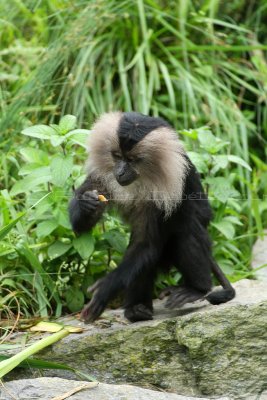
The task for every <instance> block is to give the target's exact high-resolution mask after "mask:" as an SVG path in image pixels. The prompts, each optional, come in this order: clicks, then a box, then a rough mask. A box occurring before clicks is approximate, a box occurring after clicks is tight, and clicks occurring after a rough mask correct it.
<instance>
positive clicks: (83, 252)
mask: <svg viewBox="0 0 267 400" xmlns="http://www.w3.org/2000/svg"><path fill="white" fill-rule="evenodd" d="M73 247H74V248H75V250H76V251H77V252H78V253H79V254H80V256H81V257H82V258H83V259H84V260H87V259H88V258H89V257H90V255H91V254H92V253H93V251H94V238H93V236H92V234H91V232H88V233H83V234H82V235H81V236H79V237H77V238H75V239H73Z"/></svg>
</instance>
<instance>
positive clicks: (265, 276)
mask: <svg viewBox="0 0 267 400" xmlns="http://www.w3.org/2000/svg"><path fill="white" fill-rule="evenodd" d="M264 233H265V236H264V238H263V239H261V238H258V239H257V241H256V243H255V244H254V246H253V251H252V263H251V265H252V268H253V269H257V268H259V267H261V266H262V265H264V264H267V231H265V232H264ZM255 276H256V277H257V278H258V279H260V280H264V281H267V265H266V267H264V268H262V269H259V270H258V271H256V272H255Z"/></svg>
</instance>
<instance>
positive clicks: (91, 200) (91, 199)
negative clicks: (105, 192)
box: [76, 190, 104, 214]
mask: <svg viewBox="0 0 267 400" xmlns="http://www.w3.org/2000/svg"><path fill="white" fill-rule="evenodd" d="M76 199H77V200H78V204H79V208H80V210H81V211H83V212H84V213H85V214H94V213H96V212H97V211H98V209H100V210H101V211H102V209H103V206H104V202H103V201H101V200H100V199H99V195H98V193H97V190H91V191H86V192H84V193H81V194H78V195H77V196H76Z"/></svg>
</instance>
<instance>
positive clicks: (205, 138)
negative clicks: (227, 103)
mask: <svg viewBox="0 0 267 400" xmlns="http://www.w3.org/2000/svg"><path fill="white" fill-rule="evenodd" d="M198 140H199V143H200V146H201V147H202V148H203V149H204V150H206V151H207V152H209V153H211V154H215V153H218V151H219V150H221V149H222V148H223V147H225V146H227V145H228V144H229V143H228V142H225V141H222V140H221V139H219V138H216V137H215V136H214V135H213V134H212V132H211V131H210V130H208V129H205V128H203V129H198Z"/></svg>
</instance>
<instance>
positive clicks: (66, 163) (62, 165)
mask: <svg viewBox="0 0 267 400" xmlns="http://www.w3.org/2000/svg"><path fill="white" fill-rule="evenodd" d="M72 167H73V159H72V156H67V157H64V156H56V157H54V158H53V159H52V162H51V166H50V168H51V175H52V182H53V183H54V184H55V185H56V186H60V187H63V186H65V184H66V180H67V179H68V177H69V176H70V174H71V172H72Z"/></svg>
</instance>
